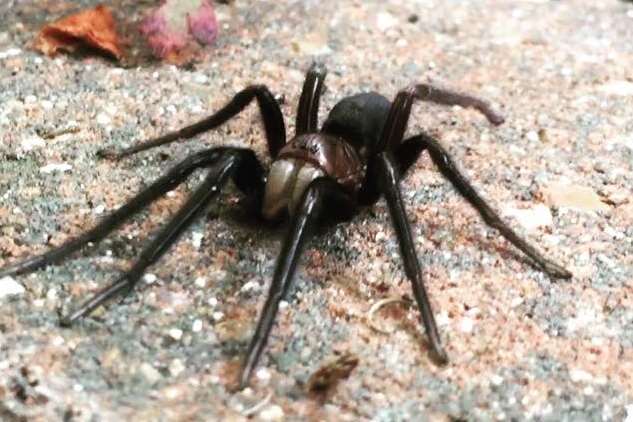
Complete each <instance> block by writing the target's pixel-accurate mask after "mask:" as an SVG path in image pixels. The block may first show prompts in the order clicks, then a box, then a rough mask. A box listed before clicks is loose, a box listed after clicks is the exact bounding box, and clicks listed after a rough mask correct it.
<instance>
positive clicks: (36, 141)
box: [20, 135, 46, 152]
mask: <svg viewBox="0 0 633 422" xmlns="http://www.w3.org/2000/svg"><path fill="white" fill-rule="evenodd" d="M44 145H46V142H44V140H43V139H42V138H40V137H39V136H37V135H33V136H27V137H26V138H24V139H22V142H21V143H20V146H21V147H22V150H23V151H25V152H26V151H32V150H34V149H35V148H41V147H43V146H44Z"/></svg>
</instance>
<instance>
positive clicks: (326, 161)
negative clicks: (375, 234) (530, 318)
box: [0, 65, 572, 387]
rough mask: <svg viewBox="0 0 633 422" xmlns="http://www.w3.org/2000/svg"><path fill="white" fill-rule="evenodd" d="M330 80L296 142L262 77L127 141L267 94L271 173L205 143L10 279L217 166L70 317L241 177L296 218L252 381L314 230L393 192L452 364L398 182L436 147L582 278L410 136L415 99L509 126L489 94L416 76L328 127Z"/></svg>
mask: <svg viewBox="0 0 633 422" xmlns="http://www.w3.org/2000/svg"><path fill="white" fill-rule="evenodd" d="M324 79H325V70H324V69H323V68H321V67H319V66H317V65H313V66H312V67H311V68H310V70H309V71H308V73H307V76H306V80H305V83H304V85H303V90H302V92H301V98H300V100H299V108H298V111H297V118H296V135H295V137H294V138H292V139H291V140H290V142H288V143H286V134H285V126H284V120H283V116H282V114H281V110H280V109H279V106H278V104H277V102H276V101H275V99H274V97H273V96H272V95H271V93H270V91H269V90H268V88H266V86H263V85H253V86H249V87H248V88H246V89H244V90H243V91H240V92H238V93H237V94H236V95H235V96H234V97H233V99H232V100H231V101H230V102H229V103H228V104H227V105H226V106H224V108H222V109H221V110H220V111H218V112H217V113H215V114H213V115H212V116H210V117H208V118H206V119H204V120H201V121H199V122H198V123H195V124H193V125H191V126H187V127H185V128H183V129H180V130H178V131H176V132H172V133H169V134H167V135H164V136H161V137H159V138H156V139H153V140H150V141H146V142H143V143H141V144H139V145H137V146H134V147H131V148H128V149H125V150H121V151H118V152H116V151H112V150H106V151H101V152H100V155H102V156H105V157H110V158H121V157H124V156H127V155H130V154H133V153H136V152H139V151H143V150H146V149H149V148H153V147H155V146H158V145H163V144H167V143H169V142H172V141H175V140H177V139H181V138H191V137H193V136H195V135H197V134H200V133H202V132H205V131H207V130H210V129H213V128H216V127H218V126H220V125H221V124H223V123H225V122H226V121H227V120H229V119H230V118H232V117H234V116H235V115H237V114H238V113H239V112H241V111H242V110H243V109H244V108H245V107H246V106H247V105H248V104H249V103H250V102H251V101H252V100H253V99H256V100H257V103H258V104H259V108H260V111H261V115H262V119H263V123H264V129H265V132H266V140H267V141H268V150H269V152H270V155H271V156H272V158H273V163H272V165H271V170H270V172H269V174H268V177H266V172H265V171H264V168H263V167H262V165H261V164H260V162H259V161H258V159H257V158H256V156H255V154H254V152H253V151H252V150H249V149H244V148H233V147H218V148H211V149H207V150H204V151H200V152H197V153H195V154H193V155H191V156H189V157H187V158H186V159H185V160H183V161H182V162H181V163H180V164H178V165H176V166H175V167H173V168H172V169H171V170H170V171H169V172H168V173H167V174H165V175H164V176H162V177H161V178H159V179H158V180H157V181H156V182H154V183H153V184H152V185H150V186H149V187H147V188H146V189H144V190H142V191H141V192H140V193H138V194H137V195H136V196H135V197H134V198H132V199H131V200H130V201H129V202H128V203H126V204H125V205H123V206H122V207H120V208H119V209H117V210H116V211H114V212H113V213H112V214H110V215H109V216H107V217H105V218H104V219H103V220H102V221H101V223H99V224H98V225H97V226H96V227H95V228H93V229H91V230H89V231H87V232H86V233H84V234H82V235H81V236H79V237H78V238H76V239H73V240H70V241H69V242H67V243H65V244H64V245H62V246H60V247H58V248H56V249H53V250H51V251H49V252H46V253H44V254H42V255H38V256H34V257H31V258H28V259H26V260H24V261H22V262H18V263H15V264H13V265H10V266H8V267H6V268H4V269H2V270H0V277H2V276H6V275H10V274H18V273H24V272H28V271H33V270H35V269H37V268H40V267H43V266H46V265H48V264H51V263H53V262H56V261H59V260H61V259H62V258H65V257H66V256H68V255H69V254H70V253H72V252H73V251H76V250H77V249H79V248H81V247H82V246H84V245H85V244H87V243H88V242H96V241H98V240H100V239H102V238H103V237H105V236H106V235H107V234H108V233H109V232H111V231H112V230H113V229H115V228H116V227H117V226H118V225H120V224H121V223H122V222H123V221H124V220H125V219H127V218H128V217H130V216H131V215H132V214H134V213H136V212H137V211H139V210H140V209H141V208H143V207H144V206H146V205H148V204H149V203H151V202H152V201H154V200H155V199H157V198H158V197H160V196H161V195H163V194H165V193H166V192H168V191H170V190H172V189H174V188H175V187H176V186H178V185H179V184H181V183H183V182H184V181H185V179H186V178H187V177H188V176H189V175H190V174H191V173H192V172H193V171H194V170H196V169H198V168H208V173H207V176H206V178H205V179H204V181H203V182H202V183H201V185H200V186H199V187H198V188H197V189H196V190H195V191H194V192H193V194H192V195H191V197H190V198H189V199H188V200H187V202H186V203H185V204H184V205H183V206H182V208H181V209H180V210H179V211H178V212H177V213H176V215H175V216H174V217H173V218H172V219H171V221H169V223H168V224H167V225H166V226H165V227H164V228H163V229H162V230H161V231H160V232H159V233H158V234H157V235H156V237H155V238H154V239H153V240H152V241H151V242H150V243H149V245H148V246H147V247H145V249H144V250H143V251H142V252H141V255H140V257H139V259H138V261H137V262H136V263H135V264H134V265H133V266H132V268H131V269H130V270H128V271H127V272H125V273H124V274H123V275H122V276H120V277H119V278H118V279H117V280H116V281H115V282H114V283H112V284H111V285H109V286H108V287H106V288H105V289H103V290H101V291H100V292H98V293H97V294H96V295H94V296H93V297H92V298H91V299H90V300H88V301H86V302H85V303H84V304H82V305H81V306H80V307H79V308H78V309H77V310H76V311H75V312H73V313H71V314H70V315H67V316H65V317H63V318H62V319H61V324H62V325H65V326H67V325H70V324H72V323H73V322H74V321H76V320H77V319H79V318H81V317H84V316H86V315H88V314H89V313H90V312H92V311H93V310H94V309H95V308H96V307H98V306H99V305H101V304H103V303H104V302H106V301H107V300H109V299H110V298H112V297H114V296H116V295H121V294H125V293H128V292H129V291H130V290H131V289H132V288H133V287H134V286H135V285H136V283H137V282H138V280H139V279H140V278H141V276H142V274H143V273H144V271H145V269H146V268H147V267H148V266H149V265H151V264H152V263H154V262H156V261H157V260H158V258H159V257H160V256H161V255H162V254H163V253H164V252H165V251H166V250H167V249H168V248H169V247H170V246H171V245H172V244H173V243H174V242H175V241H176V239H177V237H178V235H179V234H180V233H182V231H183V230H185V229H186V228H187V227H188V226H189V225H190V224H191V223H192V222H193V221H194V219H195V218H196V217H197V216H199V215H200V214H201V213H202V211H203V210H204V209H205V207H206V206H207V204H209V202H210V201H211V200H212V199H214V198H215V197H216V196H217V195H218V194H219V193H220V189H221V188H222V187H223V186H224V184H225V183H226V182H227V181H228V180H229V179H232V180H233V182H234V183H235V184H236V186H237V187H238V188H239V190H241V191H242V192H243V193H244V194H246V195H248V196H250V197H251V198H253V199H254V200H255V201H256V203H257V204H258V208H259V209H261V214H262V215H263V217H265V218H266V219H269V220H275V219H279V218H282V217H284V216H287V215H290V216H291V223H290V227H289V230H288V233H287V235H286V238H285V240H284V242H283V246H282V249H281V254H280V255H279V258H278V260H277V264H276V268H275V273H274V276H273V280H272V283H271V286H270V292H269V293H268V297H267V298H266V302H265V304H264V307H263V309H262V312H261V316H260V319H259V322H258V324H257V329H256V331H255V334H254V336H253V338H252V340H251V342H250V344H249V346H248V351H247V355H246V360H245V362H244V366H243V369H242V373H241V377H240V380H239V381H240V386H241V387H244V386H246V385H247V384H248V381H249V378H250V375H251V373H252V371H253V368H254V367H255V366H256V364H257V361H258V359H259V357H260V354H261V352H262V350H263V348H264V346H265V344H266V341H267V338H268V335H269V333H270V330H271V328H272V326H273V323H274V320H275V316H276V314H277V310H278V308H279V303H280V301H281V300H282V299H283V298H284V296H285V295H286V293H287V292H288V289H289V287H290V283H291V281H292V277H293V274H294V272H295V268H296V266H297V261H298V259H299V255H300V253H301V250H302V247H303V245H304V244H305V242H306V240H307V238H308V236H309V234H310V233H311V232H312V231H313V229H314V228H315V226H317V225H318V224H320V223H322V222H323V221H324V220H326V219H327V220H328V221H329V222H332V221H334V222H335V221H342V220H347V219H350V218H351V217H352V216H353V215H354V214H355V213H356V211H357V210H358V208H359V206H369V205H372V204H374V203H375V202H376V201H377V200H378V199H379V198H380V196H381V195H382V196H384V197H385V199H386V201H387V205H388V207H389V213H390V215H391V219H392V222H393V225H394V228H395V232H396V234H397V237H398V242H399V244H400V252H401V254H402V259H403V261H404V269H405V272H406V275H407V277H408V278H409V279H410V280H411V284H412V285H413V295H414V296H415V300H416V302H417V304H418V307H419V308H420V312H421V316H422V322H423V324H424V328H425V329H426V333H427V335H428V338H429V341H430V345H431V350H432V352H433V355H434V357H435V359H436V360H437V361H440V362H446V361H447V360H448V358H447V356H446V352H445V351H444V349H443V348H442V345H441V342H440V337H439V334H438V331H437V327H436V324H435V320H434V317H433V312H432V310H431V305H430V303H429V300H428V296H427V293H426V289H425V287H424V282H423V279H422V272H421V270H420V264H419V262H418V258H417V255H416V251H415V245H414V242H413V238H412V236H411V229H410V226H409V222H408V220H407V215H406V213H405V209H404V204H403V201H402V197H401V194H400V190H399V187H398V183H399V181H400V179H401V177H402V175H403V174H404V173H405V172H406V171H407V169H409V167H411V165H412V164H413V163H414V162H415V161H416V160H417V159H418V157H419V156H420V154H421V153H422V151H424V150H427V151H428V152H429V154H430V156H431V158H432V160H433V162H434V163H435V164H436V165H437V166H438V168H439V170H440V171H441V172H442V174H443V175H444V176H445V177H446V178H447V179H449V180H450V181H451V182H452V184H453V185H454V187H455V188H456V189H457V191H458V192H459V193H460V194H461V195H462V196H463V197H464V198H466V200H468V201H469V202H470V203H471V204H472V205H473V206H474V207H475V208H476V209H477V211H479V213H480V214H481V216H482V217H483V219H484V221H485V222H486V223H487V224H489V225H490V226H492V227H494V228H496V229H497V230H499V231H500V232H501V234H502V235H503V236H504V237H505V238H506V239H507V240H508V241H510V242H511V243H512V244H513V245H515V246H516V247H517V248H519V249H520V250H522V251H523V252H524V253H525V254H527V255H528V256H529V257H530V258H532V260H533V261H534V263H535V264H536V265H537V266H538V267H540V268H541V269H542V270H543V271H544V272H546V273H547V274H549V275H550V276H552V277H557V278H570V277H571V276H572V275H571V273H570V272H569V271H567V270H566V269H565V268H563V267H561V266H560V265H557V264H556V263H554V262H552V261H550V260H548V259H546V258H545V257H543V256H542V255H541V254H540V253H539V252H538V251H537V250H536V249H535V248H534V247H532V246H531V245H529V244H528V243H527V242H526V241H525V240H523V239H522V238H521V237H519V236H518V235H517V234H516V233H515V232H514V231H512V229H510V227H509V226H508V225H507V224H505V223H504V222H502V221H501V219H500V218H499V216H498V215H497V213H496V212H495V211H493V210H492V209H491V208H490V207H489V206H488V205H487V204H486V202H485V201H484V200H483V199H482V198H481V197H480V196H479V194H478V193H477V192H476V191H475V189H474V188H473V187H472V186H471V184H470V183H469V182H468V180H466V178H465V177H464V176H463V175H462V174H461V173H460V172H459V170H458V169H457V167H456V166H455V164H454V163H453V160H452V159H451V157H450V156H449V154H448V153H447V152H446V150H445V149H444V148H443V147H442V146H441V145H440V143H439V142H438V141H436V140H435V139H433V138H432V137H431V136H429V135H427V134H425V133H421V134H419V135H416V136H412V137H410V138H407V139H404V140H403V137H404V133H405V129H406V127H407V121H408V119H409V115H410V113H411V106H412V105H413V102H414V101H415V100H423V101H432V102H435V103H439V104H445V105H460V106H463V107H473V108H475V109H477V110H478V111H480V112H481V113H482V114H483V115H484V116H486V118H487V119H488V120H489V121H490V122H491V123H493V124H495V125H499V124H501V123H502V122H503V118H502V117H501V116H499V115H498V114H496V113H495V112H494V111H492V110H491V108H490V107H489V106H488V104H487V103H486V102H484V101H482V100H480V99H477V98H475V97H471V96H469V95H463V94H458V93H454V92H450V91H446V90H442V89H438V88H435V87H432V86H430V85H426V84H419V85H412V86H411V87H409V88H407V89H404V90H402V91H400V92H399V93H398V95H397V96H396V98H395V100H394V101H393V102H389V101H388V100H387V99H386V98H385V97H383V96H382V95H380V94H377V93H374V92H371V93H363V94H357V95H353V96H351V97H347V98H344V99H343V100H341V101H340V102H339V103H338V104H336V105H335V106H334V108H333V109H332V111H331V112H330V114H329V115H328V117H327V119H326V121H325V123H324V124H323V127H322V128H321V130H320V131H319V130H318V129H317V114H318V106H319V98H320V96H321V91H322V89H323V81H324Z"/></svg>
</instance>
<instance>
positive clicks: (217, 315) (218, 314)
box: [211, 311, 224, 322]
mask: <svg viewBox="0 0 633 422" xmlns="http://www.w3.org/2000/svg"><path fill="white" fill-rule="evenodd" d="M211 317H212V318H213V320H214V321H216V322H217V321H220V320H221V319H222V318H224V313H222V312H219V311H218V312H214V313H213V315H211Z"/></svg>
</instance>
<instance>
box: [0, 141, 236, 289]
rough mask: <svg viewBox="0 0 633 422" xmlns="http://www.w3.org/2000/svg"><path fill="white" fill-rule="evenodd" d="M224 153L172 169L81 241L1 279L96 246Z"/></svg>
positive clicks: (201, 155)
mask: <svg viewBox="0 0 633 422" xmlns="http://www.w3.org/2000/svg"><path fill="white" fill-rule="evenodd" d="M224 150H225V149H224V148H214V149H208V150H204V151H200V152H198V153H196V154H194V155H192V156H190V157H188V158H186V159H185V160H183V161H182V162H181V163H179V164H177V165H176V166H175V167H173V168H172V169H171V170H170V171H169V172H168V173H167V174H165V175H164V176H162V177H160V178H159V179H158V180H156V181H155V182H154V183H152V184H151V185H150V186H148V187H147V188H145V189H143V190H142V191H141V192H139V193H138V194H137V195H136V196H135V197H134V198H132V199H131V200H130V201H129V202H127V203H126V204H125V205H123V206H121V207H120V208H118V209H117V210H116V211H114V212H113V213H112V214H110V215H108V216H107V217H105V218H104V219H103V220H102V221H101V222H100V223H99V224H98V225H97V226H95V227H94V228H92V229H90V230H88V231H87V232H85V233H83V234H82V235H80V236H79V237H76V238H74V239H71V240H69V241H68V242H66V243H64V244H63V245H61V246H59V247H58V248H55V249H52V250H50V251H48V252H45V253H43V254H41V255H36V256H33V257H30V258H27V259H25V260H23V261H20V262H16V263H15V264H12V265H9V266H8V267H5V268H2V269H0V277H4V276H7V275H12V274H21V273H25V272H29V271H34V270H36V269H38V268H41V267H44V266H46V265H49V264H52V263H54V262H57V261H59V260H61V259H63V258H65V257H67V256H68V255H70V254H71V253H73V252H75V251H76V250H78V249H80V248H81V247H82V246H84V245H86V244H87V243H89V242H97V241H99V240H101V239H103V238H104V237H105V236H107V235H108V233H110V232H111V231H113V230H114V229H116V228H117V227H118V226H119V225H121V224H122V223H123V222H124V221H125V220H126V219H127V218H129V217H130V216H132V215H134V214H135V213H137V212H138V211H140V210H141V209H142V208H143V207H145V206H146V205H148V204H149V203H151V202H152V201H154V200H156V199H157V198H159V197H160V196H162V195H163V194H165V193H166V192H168V191H170V190H172V189H174V188H175V187H176V186H178V185H179V184H180V183H182V182H183V181H184V180H185V179H186V178H187V177H188V176H189V175H190V174H191V173H192V172H193V171H194V170H195V169H197V168H199V167H203V166H207V165H209V163H211V162H213V161H215V160H217V159H218V158H219V157H220V156H221V154H222V152H223V151H224Z"/></svg>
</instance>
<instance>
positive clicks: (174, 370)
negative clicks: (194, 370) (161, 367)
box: [169, 359, 187, 377]
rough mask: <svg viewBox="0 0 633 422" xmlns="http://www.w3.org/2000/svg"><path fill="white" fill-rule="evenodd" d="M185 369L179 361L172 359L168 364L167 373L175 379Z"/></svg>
mask: <svg viewBox="0 0 633 422" xmlns="http://www.w3.org/2000/svg"><path fill="white" fill-rule="evenodd" d="M185 369H187V368H186V367H185V365H184V364H183V363H182V361H181V360H180V359H174V360H172V361H171V362H170V363H169V373H170V374H171V376H172V377H177V376H178V375H180V374H182V372H183V371H184V370H185Z"/></svg>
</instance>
